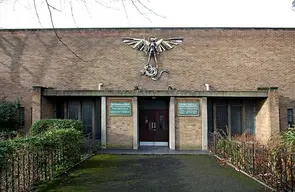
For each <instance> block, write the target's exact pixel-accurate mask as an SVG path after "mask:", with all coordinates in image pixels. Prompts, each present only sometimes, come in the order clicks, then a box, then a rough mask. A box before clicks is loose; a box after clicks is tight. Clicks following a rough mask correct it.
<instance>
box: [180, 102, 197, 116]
mask: <svg viewBox="0 0 295 192" xmlns="http://www.w3.org/2000/svg"><path fill="white" fill-rule="evenodd" d="M177 114H178V116H199V115H200V102H178V103H177Z"/></svg>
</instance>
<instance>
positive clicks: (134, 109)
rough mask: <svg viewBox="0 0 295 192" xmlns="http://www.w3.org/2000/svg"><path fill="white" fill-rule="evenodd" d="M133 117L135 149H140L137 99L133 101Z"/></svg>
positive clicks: (134, 98)
mask: <svg viewBox="0 0 295 192" xmlns="http://www.w3.org/2000/svg"><path fill="white" fill-rule="evenodd" d="M132 115H133V116H132V117H133V149H138V102H137V97H133V99H132Z"/></svg>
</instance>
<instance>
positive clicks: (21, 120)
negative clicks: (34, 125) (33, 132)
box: [18, 107, 25, 126]
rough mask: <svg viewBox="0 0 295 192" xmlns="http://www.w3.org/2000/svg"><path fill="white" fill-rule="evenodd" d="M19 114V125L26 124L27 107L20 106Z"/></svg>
mask: <svg viewBox="0 0 295 192" xmlns="http://www.w3.org/2000/svg"><path fill="white" fill-rule="evenodd" d="M18 115H19V120H18V125H19V126H25V108H24V107H20V108H19V109H18Z"/></svg>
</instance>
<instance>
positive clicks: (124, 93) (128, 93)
mask: <svg viewBox="0 0 295 192" xmlns="http://www.w3.org/2000/svg"><path fill="white" fill-rule="evenodd" d="M43 95H44V96H104V97H107V96H113V97H116V96H117V97H136V96H168V97H264V98H267V96H268V91H267V90H258V91H180V90H179V91H177V90H176V91H166V90H158V91H154V90H139V91H138V90H135V91H133V90H100V91H98V90H54V89H45V90H44V91H43Z"/></svg>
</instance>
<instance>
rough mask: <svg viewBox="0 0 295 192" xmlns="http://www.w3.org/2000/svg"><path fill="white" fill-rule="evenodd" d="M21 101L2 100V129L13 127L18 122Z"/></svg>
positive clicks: (0, 127)
mask: <svg viewBox="0 0 295 192" xmlns="http://www.w3.org/2000/svg"><path fill="white" fill-rule="evenodd" d="M18 108H19V101H12V102H11V101H0V130H2V131H3V130H6V129H8V128H13V127H14V126H15V124H16V123H17V112H18Z"/></svg>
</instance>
